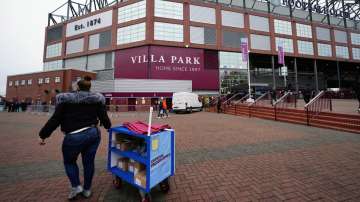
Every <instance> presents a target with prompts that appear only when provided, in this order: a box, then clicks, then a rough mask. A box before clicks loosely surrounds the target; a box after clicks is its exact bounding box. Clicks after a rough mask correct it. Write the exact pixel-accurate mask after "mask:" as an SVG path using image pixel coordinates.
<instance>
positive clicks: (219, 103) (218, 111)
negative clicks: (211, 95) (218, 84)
mask: <svg viewBox="0 0 360 202" xmlns="http://www.w3.org/2000/svg"><path fill="white" fill-rule="evenodd" d="M216 107H217V113H220V111H221V97H220V96H219V99H218V100H217V103H216Z"/></svg>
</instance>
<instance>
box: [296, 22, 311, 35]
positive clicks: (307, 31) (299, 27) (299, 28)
mask: <svg viewBox="0 0 360 202" xmlns="http://www.w3.org/2000/svg"><path fill="white" fill-rule="evenodd" d="M296 35H297V36H300V37H306V38H312V32H311V26H310V25H304V24H299V23H296Z"/></svg>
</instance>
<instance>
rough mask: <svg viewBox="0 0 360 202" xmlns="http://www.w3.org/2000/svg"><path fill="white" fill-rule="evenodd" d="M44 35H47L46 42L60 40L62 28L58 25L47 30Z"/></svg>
mask: <svg viewBox="0 0 360 202" xmlns="http://www.w3.org/2000/svg"><path fill="white" fill-rule="evenodd" d="M46 34H47V42H52V41H58V40H61V38H62V34H63V26H62V25H59V26H56V27H53V28H50V29H49V30H47V32H46Z"/></svg>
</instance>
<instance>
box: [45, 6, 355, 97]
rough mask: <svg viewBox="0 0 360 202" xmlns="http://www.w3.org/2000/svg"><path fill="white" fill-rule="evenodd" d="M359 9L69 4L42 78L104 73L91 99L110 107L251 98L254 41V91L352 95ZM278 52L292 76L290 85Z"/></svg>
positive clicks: (48, 48)
mask: <svg viewBox="0 0 360 202" xmlns="http://www.w3.org/2000/svg"><path fill="white" fill-rule="evenodd" d="M359 4H360V2H359V0H355V1H354V0H352V1H351V0H335V1H334V0H306V1H304V0H302V1H300V0H274V1H266V0H259V1H258V0H227V1H226V0H221V1H220V0H218V1H191V0H170V1H164V0H142V1H138V0H129V1H124V2H123V1H121V2H120V1H113V2H111V3H110V2H108V1H106V0H97V1H95V0H90V1H87V4H80V3H76V2H73V1H68V2H67V3H65V4H64V5H62V6H61V7H59V8H58V9H57V10H55V11H54V12H52V13H50V14H49V16H48V27H46V29H45V44H44V58H43V59H44V71H48V70H55V69H62V68H73V69H78V70H85V71H93V72H96V73H97V76H96V78H97V79H96V81H94V83H93V86H94V88H93V90H95V91H99V92H102V93H103V94H104V95H105V96H106V97H107V98H108V102H111V103H112V104H136V103H137V100H138V99H141V100H143V101H142V103H144V102H146V103H150V102H153V101H155V100H156V98H158V97H169V96H171V95H172V93H173V92H179V91H192V92H196V93H199V94H202V95H218V94H219V93H221V94H228V93H234V92H237V91H239V90H242V89H244V88H245V89H246V85H247V83H248V76H247V75H248V74H247V65H248V64H247V62H246V58H243V57H242V53H241V50H242V49H241V43H242V42H244V41H247V42H248V46H249V51H250V53H249V66H250V75H251V76H250V80H251V83H253V85H258V86H264V87H267V88H273V89H280V88H284V87H285V86H286V85H288V84H291V86H292V87H293V89H294V90H301V89H305V88H309V89H314V90H319V89H326V88H350V87H351V86H352V85H353V83H355V82H356V81H359V74H360V69H359V67H360V30H359V28H360V26H359V22H360V18H359V13H360V9H359V6H360V5H359ZM64 14H65V15H64ZM279 46H281V47H282V48H283V50H284V52H285V66H286V67H287V72H285V74H284V72H283V74H282V75H281V72H280V69H281V68H280V67H281V66H283V65H282V64H278V63H279V62H278V48H279ZM283 75H287V76H286V77H284V76H283ZM151 98H153V99H151ZM144 100H145V101H144Z"/></svg>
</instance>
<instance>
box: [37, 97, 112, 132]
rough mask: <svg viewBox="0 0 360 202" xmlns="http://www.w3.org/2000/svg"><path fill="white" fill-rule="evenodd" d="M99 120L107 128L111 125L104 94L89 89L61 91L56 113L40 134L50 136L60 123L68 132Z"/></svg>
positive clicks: (64, 130)
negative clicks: (72, 91)
mask: <svg viewBox="0 0 360 202" xmlns="http://www.w3.org/2000/svg"><path fill="white" fill-rule="evenodd" d="M99 120H100V123H101V124H102V125H103V126H104V127H105V128H106V129H109V128H110V127H111V122H110V119H109V117H108V116H107V113H106V107H105V98H104V96H103V95H101V94H100V93H91V92H87V91H79V92H74V93H61V94H59V95H57V96H56V108H55V112H54V114H53V115H52V117H51V118H50V119H49V120H48V122H47V123H46V124H45V126H44V127H43V128H42V129H41V130H40V133H39V136H40V138H43V139H44V138H47V137H49V136H50V135H51V133H52V132H53V131H54V130H55V129H56V128H57V127H58V126H59V125H61V131H63V132H64V133H65V134H66V133H70V132H72V131H75V130H78V129H81V128H84V127H88V126H91V125H97V124H98V122H99Z"/></svg>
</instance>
